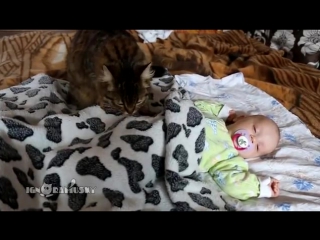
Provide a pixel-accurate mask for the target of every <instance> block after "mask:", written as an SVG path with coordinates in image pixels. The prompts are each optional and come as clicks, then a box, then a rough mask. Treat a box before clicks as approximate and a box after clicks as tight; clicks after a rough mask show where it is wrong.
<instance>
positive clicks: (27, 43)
mask: <svg viewBox="0 0 320 240" xmlns="http://www.w3.org/2000/svg"><path fill="white" fill-rule="evenodd" d="M130 32H131V33H132V34H133V35H134V36H135V37H136V39H137V41H138V42H139V44H140V46H141V48H142V49H143V50H144V51H145V53H146V54H147V56H148V57H149V58H150V60H152V61H153V62H154V64H160V65H163V66H164V67H167V68H168V69H169V71H170V72H171V73H172V74H182V73H197V74H200V75H211V76H212V77H214V78H222V77H224V76H226V75H229V74H231V73H235V72H237V71H241V72H243V73H244V75H245V77H246V81H247V82H248V83H250V84H252V85H254V86H256V87H258V88H260V89H261V90H263V91H265V92H267V93H268V94H270V95H271V96H273V97H274V98H276V99H277V100H278V101H279V102H281V103H282V104H283V105H284V106H285V107H286V108H287V109H288V110H290V111H291V112H292V113H294V114H296V115H297V116H298V117H300V119H301V120H302V121H303V122H304V123H305V124H306V125H307V126H308V127H309V129H310V130H311V131H312V133H313V134H314V135H315V136H316V137H320V105H319V104H318V103H319V102H320V96H319V93H320V83H319V81H320V71H319V70H317V69H312V68H311V67H309V66H307V65H305V64H299V63H293V62H292V61H290V60H289V59H286V58H284V57H282V56H283V54H284V53H283V52H282V51H277V50H272V49H270V48H269V47H267V46H265V45H263V44H262V43H260V42H258V41H257V40H255V39H250V38H248V37H247V36H246V35H245V34H244V32H242V31H238V30H232V31H228V32H223V33H219V34H192V33H187V32H179V31H174V32H173V33H172V34H171V35H170V37H169V38H168V39H166V40H158V41H157V42H156V43H142V40H141V39H139V37H138V35H137V33H136V32H135V31H133V30H131V31H130ZM73 35H74V32H73V31H71V32H69V33H68V32H63V33H57V32H56V31H35V32H29V33H23V34H20V35H13V36H9V37H4V38H2V39H0V89H4V88H7V87H10V86H14V85H17V84H18V83H20V82H21V81H23V80H25V79H27V78H28V77H30V76H33V75H36V74H38V73H47V74H49V75H51V76H53V77H56V78H64V77H65V76H64V73H65V56H66V53H67V47H68V45H69V44H70V41H71V38H72V36H73Z"/></svg>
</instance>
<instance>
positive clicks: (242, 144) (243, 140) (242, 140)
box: [237, 136, 249, 148]
mask: <svg viewBox="0 0 320 240" xmlns="http://www.w3.org/2000/svg"><path fill="white" fill-rule="evenodd" d="M237 143H238V145H239V147H241V148H247V147H248V146H249V141H248V139H247V138H246V137H245V136H240V137H238V139H237Z"/></svg>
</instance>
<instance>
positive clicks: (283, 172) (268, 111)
mask: <svg viewBox="0 0 320 240" xmlns="http://www.w3.org/2000/svg"><path fill="white" fill-rule="evenodd" d="M175 77H176V80H177V82H178V83H180V84H181V86H182V87H184V88H185V89H186V90H187V91H190V97H191V98H192V99H194V100H195V99H200V98H202V99H204V98H212V99H216V100H218V101H220V102H222V103H225V104H227V105H228V106H230V107H232V108H234V109H235V110H236V111H240V112H246V113H250V114H263V115H266V116H268V117H270V118H272V119H273V120H274V121H275V122H276V123H277V124H278V126H279V127H280V129H281V141H280V145H279V149H277V150H276V151H275V152H274V153H273V154H270V155H269V156H267V157H263V158H262V159H257V160H252V161H250V167H251V170H252V171H253V172H255V173H259V174H264V175H269V176H272V177H275V178H277V179H279V180H280V189H281V193H280V196H279V197H278V198H275V199H252V200H248V201H245V202H241V201H235V200H232V199H231V198H228V197H227V198H226V199H228V201H233V203H234V206H236V207H237V210H244V211H248V210H250V211H251V210H252V211H310V210H311V211H318V210H320V198H319V192H320V140H319V139H317V138H316V137H314V136H313V135H312V134H311V132H310V131H309V130H308V129H307V127H306V126H305V125H304V124H303V123H302V122H301V121H300V120H299V118H298V117H297V116H295V115H294V114H292V113H290V112H289V111H288V110H287V109H286V108H284V107H283V106H282V105H281V104H279V103H278V102H277V101H276V100H275V99H274V98H272V97H271V96H269V95H268V94H266V93H265V92H263V91H261V90H259V89H258V88H256V87H254V86H252V85H250V84H247V83H245V81H244V78H243V75H242V73H236V74H234V75H231V76H228V77H226V78H224V79H223V80H214V79H212V78H211V77H202V76H199V75H196V74H184V75H179V76H175ZM207 179H208V181H210V178H209V177H208V176H207Z"/></svg>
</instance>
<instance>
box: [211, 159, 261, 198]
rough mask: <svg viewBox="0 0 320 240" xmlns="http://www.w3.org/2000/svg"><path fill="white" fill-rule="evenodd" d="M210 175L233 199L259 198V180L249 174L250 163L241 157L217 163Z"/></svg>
mask: <svg viewBox="0 0 320 240" xmlns="http://www.w3.org/2000/svg"><path fill="white" fill-rule="evenodd" d="M209 174H210V175H211V176H212V178H213V180H214V181H215V182H216V183H217V184H218V186H219V187H220V188H221V189H222V190H223V191H224V192H225V193H226V194H228V195H230V196H231V197H233V198H236V199H240V200H247V199H249V198H252V197H258V196H259V193H260V181H259V178H258V177H257V176H256V175H255V174H252V173H250V172H249V169H248V163H247V162H245V161H244V160H243V158H241V157H239V156H236V157H234V158H232V159H229V160H225V161H221V162H218V163H216V164H215V165H214V166H213V167H212V168H210V170H209Z"/></svg>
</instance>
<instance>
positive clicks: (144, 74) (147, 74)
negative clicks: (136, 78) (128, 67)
mask: <svg viewBox="0 0 320 240" xmlns="http://www.w3.org/2000/svg"><path fill="white" fill-rule="evenodd" d="M151 67H152V63H148V64H146V65H143V66H141V70H142V71H141V75H140V77H141V79H143V80H144V79H150V78H152V77H153V75H154V73H155V72H154V70H153V69H152V68H151Z"/></svg>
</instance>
